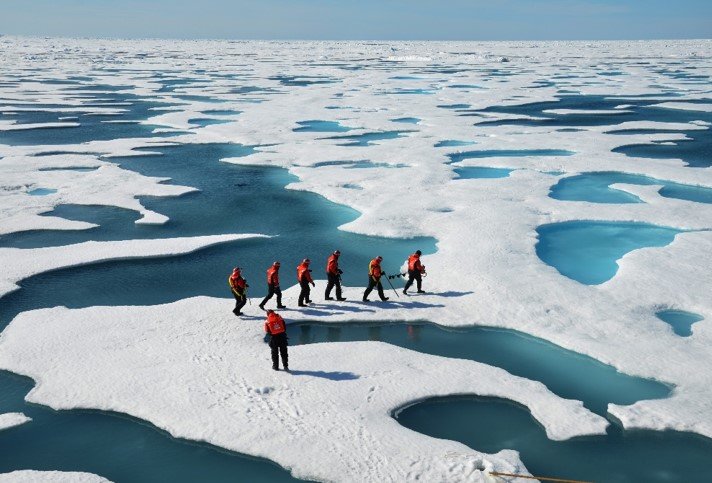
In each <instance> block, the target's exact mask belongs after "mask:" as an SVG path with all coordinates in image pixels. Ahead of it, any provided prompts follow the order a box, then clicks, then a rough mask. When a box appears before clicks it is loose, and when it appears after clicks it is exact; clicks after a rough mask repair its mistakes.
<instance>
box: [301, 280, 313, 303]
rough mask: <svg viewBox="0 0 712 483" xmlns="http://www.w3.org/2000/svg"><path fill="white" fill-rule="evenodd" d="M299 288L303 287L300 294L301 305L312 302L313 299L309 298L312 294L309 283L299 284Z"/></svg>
mask: <svg viewBox="0 0 712 483" xmlns="http://www.w3.org/2000/svg"><path fill="white" fill-rule="evenodd" d="M299 286H300V287H302V291H301V292H299V305H303V304H304V302H311V299H310V298H309V294H311V287H309V282H306V281H303V282H299Z"/></svg>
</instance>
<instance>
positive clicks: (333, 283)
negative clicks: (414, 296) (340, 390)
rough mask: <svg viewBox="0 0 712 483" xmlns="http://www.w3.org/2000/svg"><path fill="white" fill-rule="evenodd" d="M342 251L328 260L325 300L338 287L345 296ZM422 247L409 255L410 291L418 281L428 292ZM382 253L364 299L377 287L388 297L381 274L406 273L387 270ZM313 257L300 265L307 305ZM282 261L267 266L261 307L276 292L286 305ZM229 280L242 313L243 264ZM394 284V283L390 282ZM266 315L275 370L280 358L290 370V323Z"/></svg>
mask: <svg viewBox="0 0 712 483" xmlns="http://www.w3.org/2000/svg"><path fill="white" fill-rule="evenodd" d="M340 255H341V252H340V251H339V250H336V251H335V252H333V253H332V254H331V255H330V256H329V258H328V259H327V262H326V276H327V284H326V290H325V292H324V298H325V299H326V300H334V299H333V297H331V291H332V290H333V289H334V288H335V289H336V300H339V301H343V300H346V298H344V297H343V296H342V292H341V274H342V273H343V272H342V270H341V269H340V268H339V256H340ZM420 255H421V252H420V250H417V251H416V252H415V253H413V254H412V255H410V256H409V257H408V281H407V282H406V284H405V287H404V288H403V293H404V294H406V295H407V294H408V289H409V288H410V287H411V286H412V285H413V282H417V287H418V293H425V292H424V291H423V288H422V283H423V279H422V277H423V275H425V274H426V272H425V266H424V265H423V264H422V263H421V262H420ZM382 261H383V257H381V256H378V257H376V258H374V259H373V260H371V262H370V263H369V264H368V286H367V287H366V290H365V291H364V293H363V301H364V302H368V301H369V300H368V296H369V295H370V293H371V292H372V291H373V289H374V288H375V289H376V290H377V291H378V296H379V297H380V298H381V300H382V301H384V302H385V301H386V300H388V297H386V295H385V294H384V293H383V285H382V284H381V278H382V277H384V276H387V277H388V278H389V279H392V278H396V277H400V276H403V275H405V274H401V273H398V274H396V275H386V273H385V272H384V271H383V269H382V268H381V262H382ZM310 264H311V260H309V259H308V258H305V259H304V260H302V263H300V264H299V265H298V266H297V281H298V282H299V286H300V288H301V291H300V292H299V299H298V305H299V306H300V307H307V304H310V303H312V300H311V298H310V295H311V287H314V286H315V285H316V284H315V283H314V279H313V278H312V276H311V269H310V268H309V266H310ZM280 266H281V264H280V263H279V262H274V263H273V264H272V266H271V267H270V268H268V269H267V295H266V296H265V298H264V299H263V300H262V302H261V303H260V305H259V307H260V309H262V310H265V304H266V303H267V302H268V301H269V300H270V299H271V298H272V297H273V296H275V295H276V296H277V308H278V309H284V308H286V306H285V305H283V304H282V290H281V289H280V287H279V268H280ZM228 283H229V284H230V290H231V291H232V294H233V295H234V297H235V308H234V309H233V311H232V312H233V313H234V314H235V315H236V316H240V315H242V312H241V310H242V308H243V307H244V306H245V304H246V303H247V288H248V287H249V285H248V284H247V280H245V279H244V278H243V276H242V273H241V270H240V267H235V268H234V269H233V271H232V274H231V275H230V276H229V277H228ZM391 286H392V285H391ZM394 290H395V289H394ZM266 312H267V319H266V320H265V325H264V330H265V333H267V334H268V335H269V346H270V350H271V353H272V354H271V355H272V369H273V370H275V371H278V370H279V359H280V357H281V359H282V367H283V368H284V370H285V371H289V353H288V350H287V346H288V343H287V340H288V338H287V324H286V322H285V321H284V319H283V318H282V316H281V315H279V314H278V313H277V312H275V311H274V310H272V309H267V310H266Z"/></svg>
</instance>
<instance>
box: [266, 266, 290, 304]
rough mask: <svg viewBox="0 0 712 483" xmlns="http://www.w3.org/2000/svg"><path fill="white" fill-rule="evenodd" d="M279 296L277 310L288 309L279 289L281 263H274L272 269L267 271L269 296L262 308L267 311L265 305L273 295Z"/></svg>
mask: <svg viewBox="0 0 712 483" xmlns="http://www.w3.org/2000/svg"><path fill="white" fill-rule="evenodd" d="M275 294H276V295H277V308H278V309H286V308H287V306H286V305H282V291H281V290H280V289H279V262H274V263H273V264H272V266H271V267H269V268H268V269H267V296H266V297H265V298H264V299H263V300H262V303H260V308H261V309H262V310H264V309H265V304H266V303H267V301H268V300H269V299H271V298H272V295H275Z"/></svg>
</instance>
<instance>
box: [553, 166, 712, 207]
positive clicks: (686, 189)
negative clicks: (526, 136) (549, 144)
mask: <svg viewBox="0 0 712 483" xmlns="http://www.w3.org/2000/svg"><path fill="white" fill-rule="evenodd" d="M616 183H623V184H636V185H660V186H661V188H660V190H659V191H658V193H660V196H664V197H666V198H676V199H680V200H688V201H695V202H698V203H712V189H710V188H706V187H704V186H691V185H684V184H680V183H672V182H670V181H665V180H659V179H654V178H650V177H647V176H640V175H634V174H626V173H616V172H598V173H596V172H594V173H586V174H581V175H577V176H571V177H567V178H563V179H561V180H560V181H559V182H558V183H557V184H556V185H555V186H553V187H552V188H551V195H550V196H551V197H552V198H556V199H557V200H568V201H589V202H591V203H641V200H640V198H638V197H637V196H635V195H633V194H630V193H626V192H625V191H621V190H619V189H615V188H611V185H612V184H616Z"/></svg>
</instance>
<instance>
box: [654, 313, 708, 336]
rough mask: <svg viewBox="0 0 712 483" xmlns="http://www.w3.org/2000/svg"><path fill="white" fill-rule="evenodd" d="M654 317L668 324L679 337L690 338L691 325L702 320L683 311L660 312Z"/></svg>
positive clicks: (698, 316)
mask: <svg viewBox="0 0 712 483" xmlns="http://www.w3.org/2000/svg"><path fill="white" fill-rule="evenodd" d="M655 316H656V317H658V318H659V319H660V320H662V321H663V322H666V323H668V324H670V327H672V330H673V331H674V332H675V333H676V334H677V335H679V336H681V337H690V336H691V335H692V324H694V323H695V322H699V321H701V320H703V319H704V317H701V316H700V315H697V314H692V313H690V312H685V311H684V310H661V311H660V312H657V313H656V314H655Z"/></svg>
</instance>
